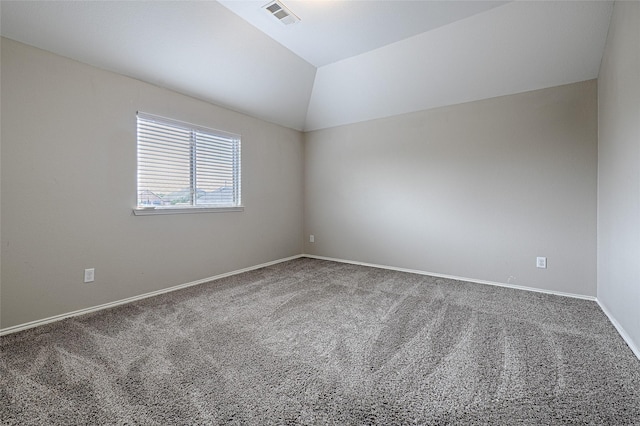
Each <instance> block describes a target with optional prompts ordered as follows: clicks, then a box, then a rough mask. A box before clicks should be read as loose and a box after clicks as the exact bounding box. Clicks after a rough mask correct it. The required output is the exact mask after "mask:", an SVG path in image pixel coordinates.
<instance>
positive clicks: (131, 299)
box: [0, 254, 303, 336]
mask: <svg viewBox="0 0 640 426" xmlns="http://www.w3.org/2000/svg"><path fill="white" fill-rule="evenodd" d="M300 257H303V255H301V254H298V255H295V256H291V257H286V258H283V259H278V260H273V261H271V262H266V263H261V264H260V265H255V266H250V267H248V268H243V269H238V270H236V271H231V272H226V273H224V274H220V275H215V276H213V277H209V278H203V279H201V280H197V281H191V282H189V283H185V284H178V285H175V286H172V287H168V288H163V289H162V290H156V291H152V292H150V293H145V294H141V295H139V296H133V297H128V298H126V299H121V300H117V301H115V302H109V303H105V304H102V305H98V306H92V307H90V308H85V309H79V310H77V311H73V312H67V313H64V314H60V315H55V316H52V317H49V318H43V319H40V320H35V321H31V322H27V323H24V324H19V325H14V326H12V327H7V328H2V329H0V336H4V335H6V334H11V333H16V332H18V331H22V330H27V329H29V328H34V327H38V326H40V325H45V324H49V323H51V322H56V321H60V320H63V319H65V318H70V317H76V316H79V315H84V314H88V313H91V312H97V311H101V310H103V309H108V308H113V307H114V306H119V305H124V304H126V303H131V302H135V301H137V300H142V299H146V298H148V297H153V296H157V295H159V294H164V293H169V292H172V291H176V290H180V289H183V288H187V287H192V286H194V285H199V284H204V283H208V282H211V281H215V280H219V279H221V278H226V277H230V276H232V275H237V274H241V273H243V272H248V271H253V270H255V269H260V268H264V267H265V266H271V265H275V264H277V263H282V262H287V261H289V260H293V259H298V258H300Z"/></svg>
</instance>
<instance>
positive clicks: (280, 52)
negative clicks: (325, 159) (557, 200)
mask: <svg viewBox="0 0 640 426" xmlns="http://www.w3.org/2000/svg"><path fill="white" fill-rule="evenodd" d="M266 2H267V1H266V0H265V1H264V2H262V1H257V2H256V1H229V0H221V2H220V3H218V2H214V1H201V2H192V1H168V2H144V1H143V2H139V1H130V2H109V1H86V2H80V1H78V2H50V1H44V2H21V1H17V2H13V1H2V3H1V4H0V14H1V24H0V30H1V33H2V35H3V36H4V37H8V38H11V39H14V40H17V41H20V42H23V43H26V44H30V45H33V46H36V47H39V48H42V49H45V50H48V51H51V52H54V53H57V54H60V55H63V56H67V57H70V58H73V59H76V60H79V61H81V62H85V63H88V64H91V65H94V66H97V67H101V68H105V69H108V70H112V71H115V72H118V73H121V74H124V75H128V76H131V77H134V78H138V79H140V80H144V81H148V82H150V83H153V84H157V85H160V86H164V87H168V88H170V89H173V90H176V91H179V92H182V93H185V94H188V95H191V96H194V97H198V98H200V99H204V100H206V101H209V102H212V103H215V104H218V105H222V106H226V107H228V108H231V109H234V110H237V111H240V112H244V113H247V114H249V115H253V116H255V117H258V118H262V119H265V120H267V121H271V122H274V123H278V124H281V125H284V126H287V127H291V128H295V129H299V130H314V129H321V128H326V127H332V126H337V125H342V124H348V123H354V122H358V121H363V120H369V119H374V118H380V117H386V116H392V115H396V114H401V113H406V112H412V111H418V110H422V109H427V108H433V107H438V106H443V105H451V104H455V103H460V102H467V101H473V100H478V99H485V98H490V97H495V96H500V95H506V94H511V93H519V92H523V91H528V90H534V89H539V88H543V87H550V86H556V85H560V84H567V83H572V82H577V81H583V80H587V79H591V78H596V77H597V75H598V69H599V65H600V60H601V58H602V52H603V50H604V43H605V40H606V35H607V29H608V25H609V17H610V14H611V10H612V3H611V2H604V1H599V2H591V1H571V2H565V1H540V2H525V1H517V2H509V3H506V4H505V2H483V1H472V2H458V1H390V0H387V1H339V0H333V1H331V0H324V1H322V0H315V1H313V0H307V1H290V0H289V1H287V0H285V4H286V5H287V6H288V7H289V8H290V9H291V10H292V11H293V12H294V13H295V14H296V15H298V16H299V17H300V18H301V22H300V23H298V24H294V25H291V26H284V25H282V24H281V23H279V22H277V21H276V20H275V19H274V18H273V17H271V16H268V15H267V14H266V13H265V12H264V11H263V10H262V9H261V6H263V4H264V3H266ZM223 4H224V6H223Z"/></svg>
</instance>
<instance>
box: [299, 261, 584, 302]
mask: <svg viewBox="0 0 640 426" xmlns="http://www.w3.org/2000/svg"><path fill="white" fill-rule="evenodd" d="M303 256H304V257H309V258H311V259H320V260H330V261H333V262H341V263H350V264H352V265H362V266H370V267H372V268H380V269H389V270H391V271H400V272H409V273H411V274H419V275H429V276H432V277H438V278H446V279H450V280H457V281H467V282H471V283H476V284H486V285H493V286H498V287H507V288H513V289H517V290H526V291H534V292H536V293H545V294H554V295H556V296H564V297H573V298H575V299H584V300H591V301H596V298H595V297H593V296H585V295H582V294H574V293H564V292H562V291H554V290H544V289H540V288H534V287H526V286H522V285H515V284H505V283H499V282H494V281H484V280H477V279H474V278H466V277H457V276H455V275H445V274H437V273H435V272H427V271H420V270H417V269H407V268H396V267H395V266H387V265H378V264H375V263H366V262H358V261H354V260H345V259H336V258H333V257H325V256H316V255H314V254H305V255H303Z"/></svg>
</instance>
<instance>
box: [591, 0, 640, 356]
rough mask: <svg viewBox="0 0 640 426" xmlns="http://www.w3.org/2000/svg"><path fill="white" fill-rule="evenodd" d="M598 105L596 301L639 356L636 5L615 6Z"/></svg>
mask: <svg viewBox="0 0 640 426" xmlns="http://www.w3.org/2000/svg"><path fill="white" fill-rule="evenodd" d="M598 103H599V105H598V117H599V140H598V300H599V302H600V304H601V305H602V306H603V307H604V308H605V309H606V310H607V311H608V312H609V313H610V315H611V316H612V317H613V319H614V321H616V322H617V323H618V325H619V327H621V328H622V329H623V331H624V333H625V334H626V335H627V340H631V342H632V345H634V346H635V350H636V354H638V355H639V356H640V352H639V351H640V315H639V314H638V309H639V308H640V3H638V2H616V3H615V6H614V9H613V15H612V17H611V24H610V27H609V35H608V38H607V44H606V48H605V53H604V57H603V59H602V65H601V68H600V78H599V84H598Z"/></svg>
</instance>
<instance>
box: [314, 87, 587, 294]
mask: <svg viewBox="0 0 640 426" xmlns="http://www.w3.org/2000/svg"><path fill="white" fill-rule="evenodd" d="M596 93H597V85H596V81H595V80H592V81H586V82H582V83H576V84H571V85H566V86H560V87H554V88H549V89H544V90H537V91H533V92H528V93H522V94H517V95H512V96H505V97H500V98H494V99H489V100H484V101H478V102H472V103H466V104H461V105H456V106H451V107H445V108H438V109H432V110H428V111H423V112H418V113H412V114H406V115H402V116H397V117H392V118H387V119H380V120H374V121H369V122H364V123H360V124H354V125H348V126H343V127H337V128H332V129H326V130H320V131H315V132H311V133H309V134H307V135H306V140H305V241H307V242H306V243H305V250H306V252H307V253H310V254H316V255H321V256H328V257H335V258H341V259H348V260H354V261H361V262H370V263H376V264H382V265H389V266H394V267H401V268H409V269H417V270H422V271H427V272H432V273H438V274H445V275H454V276H458V277H467V278H472V279H477V280H485V281H493V282H499V283H510V284H515V285H521V286H529V287H536V288H539V289H545V290H553V291H559V292H565V293H573V294H579V295H586V296H595V295H596V177H597V97H596ZM309 234H314V236H315V241H316V242H315V243H309V242H308V235H309ZM536 256H546V257H547V258H548V269H536Z"/></svg>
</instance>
